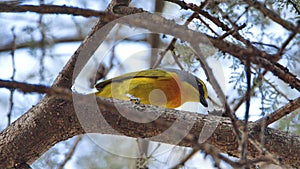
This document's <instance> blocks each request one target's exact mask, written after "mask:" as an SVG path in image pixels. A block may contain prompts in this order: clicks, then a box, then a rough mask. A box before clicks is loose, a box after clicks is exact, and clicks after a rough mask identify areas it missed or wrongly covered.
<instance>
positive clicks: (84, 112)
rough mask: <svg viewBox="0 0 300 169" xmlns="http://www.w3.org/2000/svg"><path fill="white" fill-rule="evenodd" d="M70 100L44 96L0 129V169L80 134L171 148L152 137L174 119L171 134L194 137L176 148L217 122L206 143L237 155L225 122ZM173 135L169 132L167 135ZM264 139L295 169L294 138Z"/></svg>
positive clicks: (269, 135) (298, 159) (299, 144)
mask: <svg viewBox="0 0 300 169" xmlns="http://www.w3.org/2000/svg"><path fill="white" fill-rule="evenodd" d="M73 100H74V102H72V101H69V100H64V99H60V98H57V97H46V98H44V99H43V101H42V102H40V103H39V104H38V105H36V106H35V107H33V108H32V109H31V110H30V111H29V112H28V113H26V114H25V115H23V116H22V117H21V118H19V119H18V120H17V121H16V122H14V123H13V124H12V125H11V126H9V127H8V128H6V129H5V130H4V131H3V132H2V133H1V134H0V152H1V153H0V168H4V167H13V165H15V164H17V163H24V162H28V163H32V162H33V161H34V160H36V159H37V158H38V157H39V156H40V155H41V154H42V153H44V152H45V151H47V150H48V149H49V148H50V147H52V146H53V145H54V144H55V143H57V142H59V141H62V140H66V139H68V138H70V137H72V136H75V135H78V134H82V133H101V134H114V135H127V136H130V137H142V138H149V139H150V140H153V141H160V142H165V143H170V144H177V143H176V141H180V140H176V139H175V140H174V139H172V138H171V137H170V135H169V136H168V135H166V136H164V137H154V136H157V135H158V134H161V135H163V134H164V132H166V131H167V129H168V128H171V127H172V126H171V125H172V124H175V121H176V120H180V121H181V122H182V123H180V124H179V125H178V126H176V130H175V131H173V132H175V133H173V135H174V134H175V135H176V136H177V135H181V134H182V133H176V132H178V131H181V130H186V129H187V126H192V128H191V129H190V130H188V133H189V136H190V135H192V136H193V137H194V138H193V139H190V138H183V139H182V140H181V142H180V143H179V145H181V146H191V147H194V146H198V144H197V140H198V137H199V134H200V133H201V131H202V128H203V126H204V124H205V123H208V124H210V123H215V122H218V123H219V125H218V127H217V128H216V130H215V131H214V133H213V135H212V137H210V138H209V139H208V143H210V144H212V145H214V146H215V147H217V148H219V149H221V150H222V152H224V153H228V154H231V155H235V156H238V155H239V152H238V150H237V147H238V143H237V140H236V137H235V135H234V134H233V131H232V125H231V122H230V120H229V119H228V118H222V117H219V116H207V115H201V114H198V113H190V112H185V111H178V110H173V109H163V108H159V107H156V106H151V105H147V106H142V105H140V106H134V105H133V104H132V103H131V102H124V101H117V100H114V101H113V102H112V100H109V99H101V98H97V102H96V99H95V96H92V95H90V96H80V95H74V98H73ZM97 103H98V106H99V109H98V106H97ZM74 107H75V108H74ZM160 112H164V113H160ZM120 113H121V114H123V115H125V116H126V117H128V115H130V114H131V113H134V115H135V116H134V117H135V118H140V119H143V118H145V117H148V116H153V115H155V116H159V115H160V116H159V118H158V119H157V120H155V121H154V122H150V123H136V122H133V121H130V120H128V118H125V117H124V116H122V115H120ZM102 116H103V117H102ZM250 125H251V124H250ZM166 126H168V127H166ZM250 133H254V134H253V136H252V137H254V138H256V139H258V138H259V133H260V132H256V131H254V130H251V129H250ZM169 134H170V133H169ZM173 135H172V133H171V136H173ZM265 138H266V149H268V150H269V151H270V152H271V153H274V154H276V155H278V156H279V157H280V158H281V159H282V164H286V165H292V166H299V165H300V156H298V154H300V138H299V137H296V136H291V135H289V134H287V133H284V132H281V131H277V130H274V129H270V128H268V129H267V130H266V131H265ZM191 140H192V141H191ZM195 140H196V141H195ZM174 141H175V142H174ZM8 145H12V146H8ZM249 152H251V156H252V157H257V156H258V155H259V153H258V152H257V151H256V149H255V148H253V147H252V146H250V145H249Z"/></svg>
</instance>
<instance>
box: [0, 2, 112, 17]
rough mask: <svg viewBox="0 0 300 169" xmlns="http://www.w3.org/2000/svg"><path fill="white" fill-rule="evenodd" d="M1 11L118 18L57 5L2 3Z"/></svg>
mask: <svg viewBox="0 0 300 169" xmlns="http://www.w3.org/2000/svg"><path fill="white" fill-rule="evenodd" d="M0 12H35V13H39V14H68V15H74V16H83V17H91V16H94V17H101V18H102V19H103V20H105V21H110V20H112V19H115V18H116V16H115V15H112V14H109V13H107V12H102V11H95V10H91V9H83V8H77V7H70V6H57V5H39V6H34V5H17V6H16V5H0Z"/></svg>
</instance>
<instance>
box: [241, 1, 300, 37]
mask: <svg viewBox="0 0 300 169" xmlns="http://www.w3.org/2000/svg"><path fill="white" fill-rule="evenodd" d="M244 2H246V3H247V4H248V5H249V6H252V7H254V8H256V9H257V10H259V11H260V12H261V13H263V14H264V15H265V16H267V17H269V18H270V19H272V20H273V21H274V22H276V23H278V24H280V25H281V26H283V27H284V28H286V29H287V30H291V31H293V30H294V28H295V26H294V24H293V23H291V22H289V21H286V20H284V19H282V18H281V17H280V15H278V14H277V13H276V12H274V11H272V10H270V9H268V8H267V7H266V6H265V5H264V4H263V3H261V2H259V1H256V0H244ZM296 32H298V33H300V29H298V30H296Z"/></svg>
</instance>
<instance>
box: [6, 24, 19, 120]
mask: <svg viewBox="0 0 300 169" xmlns="http://www.w3.org/2000/svg"><path fill="white" fill-rule="evenodd" d="M11 32H12V35H13V40H12V42H11V63H12V69H13V71H12V75H11V77H10V79H11V80H12V81H14V80H15V75H16V63H15V51H16V39H17V36H16V34H15V28H14V27H13V28H11ZM14 92H15V89H10V95H9V103H10V105H9V110H8V113H7V120H8V121H7V126H9V125H10V123H11V115H12V111H13V107H14Z"/></svg>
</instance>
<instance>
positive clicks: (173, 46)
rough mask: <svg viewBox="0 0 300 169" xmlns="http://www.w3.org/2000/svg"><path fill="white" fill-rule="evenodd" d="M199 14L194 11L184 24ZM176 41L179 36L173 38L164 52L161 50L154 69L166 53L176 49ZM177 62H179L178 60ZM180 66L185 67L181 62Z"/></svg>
mask: <svg viewBox="0 0 300 169" xmlns="http://www.w3.org/2000/svg"><path fill="white" fill-rule="evenodd" d="M196 16H197V13H195V12H194V13H193V14H192V15H191V16H190V17H189V18H188V19H187V20H186V21H185V22H184V24H183V25H185V26H187V25H188V24H189V23H190V22H191V21H192V20H193V19H194V18H195V17H196ZM176 41H177V38H175V37H174V38H173V39H172V40H171V42H170V43H169V45H168V47H167V48H166V49H165V50H164V51H163V52H161V53H160V54H159V57H158V59H157V60H156V62H155V63H154V64H153V66H152V68H153V69H155V68H157V67H158V65H159V64H160V63H161V61H162V59H163V57H164V56H165V55H166V53H167V52H168V51H169V50H170V51H173V50H174V48H175V43H176ZM173 57H174V55H173ZM174 59H175V62H176V58H175V57H174ZM176 63H177V62H176ZM178 63H179V62H178ZM178 66H179V67H180V68H181V69H183V67H182V66H181V65H180V64H178Z"/></svg>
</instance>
